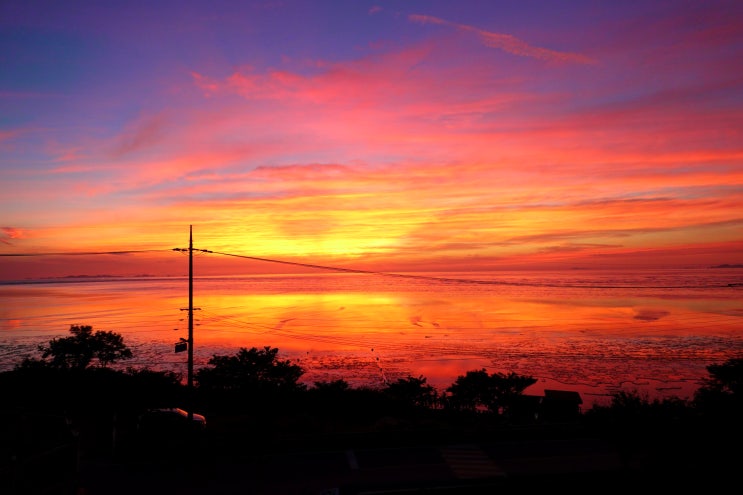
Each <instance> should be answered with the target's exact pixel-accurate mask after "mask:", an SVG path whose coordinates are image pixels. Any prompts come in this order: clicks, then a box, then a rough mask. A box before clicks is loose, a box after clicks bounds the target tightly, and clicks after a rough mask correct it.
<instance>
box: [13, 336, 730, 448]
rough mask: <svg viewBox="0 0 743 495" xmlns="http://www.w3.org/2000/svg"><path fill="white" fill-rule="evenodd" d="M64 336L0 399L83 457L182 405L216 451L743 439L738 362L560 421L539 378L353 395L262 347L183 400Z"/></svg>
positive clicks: (215, 366) (209, 371)
mask: <svg viewBox="0 0 743 495" xmlns="http://www.w3.org/2000/svg"><path fill="white" fill-rule="evenodd" d="M70 333H71V336H70V337H65V338H57V339H54V340H52V341H50V342H49V344H48V345H42V346H39V351H40V353H41V357H40V358H32V357H26V358H25V359H24V360H23V361H22V362H21V363H20V364H18V365H17V366H16V367H15V368H14V369H13V370H11V371H6V372H3V373H0V391H1V392H2V394H3V397H4V399H5V403H6V404H11V409H14V410H16V411H19V412H23V411H25V412H28V411H44V412H45V413H51V414H60V415H64V416H65V417H67V418H69V419H70V420H71V421H72V422H73V424H75V425H76V427H77V428H78V431H79V432H80V443H81V446H82V447H83V449H84V450H86V452H87V453H89V454H90V455H96V454H98V453H100V452H111V451H112V446H111V442H112V440H111V437H112V435H111V431H112V430H113V431H114V432H115V434H116V435H115V437H116V438H117V440H116V441H117V442H118V445H116V446H115V447H116V448H117V449H120V450H122V449H123V450H125V449H127V448H133V446H134V444H135V443H136V438H137V418H138V416H139V415H140V414H141V413H142V412H143V411H146V410H148V409H150V408H154V407H173V406H174V405H180V406H181V407H183V405H184V404H187V403H192V406H193V408H194V410H195V411H197V412H199V413H202V414H205V415H206V417H207V418H208V419H207V424H208V426H207V432H208V437H209V442H210V445H211V448H214V449H220V450H221V451H223V452H228V451H230V449H238V448H239V449H242V451H243V452H245V449H246V446H248V450H249V449H250V446H254V447H255V448H256V449H258V448H260V449H262V450H264V451H265V450H266V449H272V448H274V449H279V450H280V449H285V448H295V449H297V448H302V446H303V445H304V446H307V445H312V447H313V448H317V447H318V446H326V447H327V448H342V447H343V446H344V445H349V444H352V443H353V442H356V443H358V442H363V443H365V444H368V445H374V444H376V443H378V444H382V443H384V442H388V441H395V442H398V443H406V442H408V443H410V444H416V443H417V444H421V443H425V442H437V441H443V440H449V439H462V438H473V439H478V438H480V439H481V438H485V437H487V436H488V435H491V436H498V438H501V439H505V438H508V437H509V435H511V436H518V437H519V438H524V437H526V436H528V435H538V436H540V437H545V436H548V435H553V436H561V435H564V436H579V435H588V434H590V435H600V436H603V437H605V438H609V439H611V440H612V441H614V442H616V444H617V445H618V446H619V447H620V448H621V449H625V450H628V449H629V447H628V446H629V445H630V444H632V445H634V444H636V443H637V442H644V443H645V444H649V443H650V444H653V445H662V446H663V453H664V454H665V453H670V452H672V451H673V448H674V447H678V444H680V443H681V441H680V440H679V434H680V433H681V432H683V433H684V435H685V436H686V439H685V440H686V441H691V442H693V443H694V444H695V445H696V444H698V445H699V446H701V447H703V448H706V447H710V446H711V445H712V444H714V443H725V442H728V441H731V440H730V439H731V438H740V435H739V434H740V430H741V428H740V419H739V418H740V417H741V415H740V414H741V412H743V407H742V402H743V401H742V397H743V393H742V392H741V386H742V385H741V383H743V358H734V359H729V360H728V361H726V362H724V363H721V364H712V365H710V366H708V367H707V370H708V372H709V377H708V378H706V379H705V380H704V381H703V382H702V383H701V385H700V388H699V389H698V391H697V392H696V393H695V395H694V399H693V400H682V399H679V398H670V399H663V400H658V399H655V400H650V399H648V398H647V397H646V396H643V395H641V394H640V393H638V392H636V391H628V392H625V391H623V392H618V393H615V394H613V395H612V400H611V404H610V405H608V406H593V407H592V408H591V409H589V410H587V411H585V412H581V411H580V410H579V409H574V410H569V411H568V413H567V414H563V415H558V414H557V412H556V411H555V410H550V409H548V408H546V407H545V403H544V402H543V401H542V402H540V401H537V400H533V399H534V397H532V396H525V395H524V394H523V392H524V390H525V389H526V388H528V387H529V386H530V385H532V384H534V383H535V382H536V379H534V378H533V377H530V376H523V375H518V374H515V373H498V372H495V373H488V372H487V371H486V370H485V369H484V368H483V369H479V370H473V371H468V372H467V373H466V374H465V375H462V376H459V377H457V379H456V380H455V382H454V383H453V384H452V385H451V386H449V387H448V388H446V390H444V391H443V392H441V393H439V392H437V391H436V390H435V389H434V387H432V386H431V385H429V384H428V383H427V381H426V378H425V377H423V376H419V377H411V376H409V377H407V378H401V379H397V380H394V381H391V382H388V383H385V384H384V386H382V387H380V388H371V387H351V386H349V384H348V383H347V382H346V381H344V380H335V381H329V382H315V383H314V385H313V386H307V385H305V384H303V383H301V382H300V379H301V377H302V376H303V374H304V370H303V369H302V368H301V367H300V366H298V365H297V364H294V363H292V362H290V361H289V360H283V359H280V358H279V356H278V349H277V348H272V347H269V346H266V347H263V348H261V349H259V348H255V347H253V348H250V349H247V348H241V349H239V350H238V351H237V353H236V354H235V355H232V356H225V355H214V356H212V358H211V359H210V360H209V361H208V364H207V366H205V367H203V368H201V369H198V370H197V372H196V374H195V379H196V380H195V382H196V384H195V387H194V390H193V392H194V393H193V395H190V394H189V393H188V392H189V391H188V390H187V388H186V387H185V386H184V385H183V384H182V377H181V376H180V375H179V374H176V373H172V372H163V371H154V370H151V369H149V368H142V369H134V368H131V367H128V368H126V369H123V370H114V369H112V368H110V365H111V364H114V363H117V362H119V361H122V360H126V359H129V358H131V357H132V353H131V351H130V350H129V349H128V347H127V346H126V345H125V344H124V342H123V339H122V338H121V336H120V335H118V334H116V333H114V332H93V330H92V328H91V327H89V326H72V327H71V329H70ZM527 399H528V400H527ZM563 412H564V411H563ZM175 438H176V439H177V438H178V437H175Z"/></svg>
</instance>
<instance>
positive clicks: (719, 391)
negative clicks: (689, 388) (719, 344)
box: [694, 358, 743, 417]
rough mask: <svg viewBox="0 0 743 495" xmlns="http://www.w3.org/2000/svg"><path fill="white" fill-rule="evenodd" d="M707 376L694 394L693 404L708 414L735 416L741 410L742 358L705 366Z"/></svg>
mask: <svg viewBox="0 0 743 495" xmlns="http://www.w3.org/2000/svg"><path fill="white" fill-rule="evenodd" d="M707 371H708V372H709V377H708V378H706V379H703V380H702V385H701V386H700V387H699V388H698V389H697V391H696V393H695V394H694V404H695V405H696V406H697V407H698V408H699V410H700V411H702V412H704V413H708V414H716V415H728V416H731V417H734V416H737V415H738V414H739V413H740V412H743V358H732V359H728V360H727V361H725V362H724V363H722V364H711V365H709V366H707Z"/></svg>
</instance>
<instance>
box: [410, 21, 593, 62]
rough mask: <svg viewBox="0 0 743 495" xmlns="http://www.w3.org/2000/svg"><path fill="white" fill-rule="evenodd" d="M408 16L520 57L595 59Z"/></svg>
mask: <svg viewBox="0 0 743 495" xmlns="http://www.w3.org/2000/svg"><path fill="white" fill-rule="evenodd" d="M408 18H409V19H410V20H411V21H413V22H418V23H421V24H439V25H442V26H451V27H453V28H455V29H457V30H459V31H464V32H469V33H474V34H475V35H476V36H477V37H478V38H479V39H480V41H482V43H483V44H485V45H486V46H490V47H493V48H499V49H501V50H503V51H505V52H507V53H511V54H513V55H519V56H521V57H530V58H536V59H540V60H545V61H548V62H567V63H578V64H594V63H595V61H594V60H593V59H591V58H590V57H587V56H585V55H581V54H578V53H567V52H560V51H556V50H549V49H547V48H541V47H536V46H531V45H529V44H528V43H526V42H525V41H522V40H520V39H518V38H516V37H515V36H512V35H510V34H502V33H493V32H490V31H485V30H482V29H478V28H475V27H472V26H467V25H465V24H457V23H454V22H449V21H446V20H443V19H439V18H438V17H433V16H430V15H420V14H411V15H409V16H408Z"/></svg>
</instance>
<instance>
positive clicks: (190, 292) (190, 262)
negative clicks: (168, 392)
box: [188, 225, 194, 426]
mask: <svg viewBox="0 0 743 495" xmlns="http://www.w3.org/2000/svg"><path fill="white" fill-rule="evenodd" d="M193 396H194V393H193V225H189V226H188V424H189V426H190V425H192V424H193V402H194V400H193Z"/></svg>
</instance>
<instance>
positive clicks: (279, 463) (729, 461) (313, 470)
mask: <svg viewBox="0 0 743 495" xmlns="http://www.w3.org/2000/svg"><path fill="white" fill-rule="evenodd" d="M240 424H241V423H239V422H235V421H234V419H233V420H231V421H226V420H224V421H222V420H220V419H219V418H216V419H215V420H214V421H212V422H211V423H210V425H209V428H207V430H205V431H203V432H190V433H188V434H177V435H172V434H162V435H160V436H155V437H148V438H142V437H138V436H136V435H130V434H129V433H131V432H127V431H126V430H125V429H122V430H121V431H118V432H114V433H115V434H116V435H117V436H116V437H113V438H112V437H111V436H109V435H108V433H109V432H102V429H101V428H98V431H97V432H95V434H93V433H91V430H89V429H88V430H84V431H82V434H81V435H79V436H77V437H75V440H74V450H70V449H68V450H65V449H64V448H63V447H62V446H61V444H60V446H59V448H57V449H51V450H50V451H48V452H52V454H51V455H48V456H47V458H46V459H44V458H41V457H40V458H38V459H36V461H35V462H31V463H29V464H26V465H25V466H20V465H13V466H9V467H6V469H5V470H4V471H3V472H2V480H3V481H2V483H3V489H2V490H0V493H3V494H6V493H7V494H9V495H16V494H18V495H20V494H36V493H39V494H42V493H43V494H65V495H66V494H70V495H124V494H127V495H128V494H141V495H148V494H157V495H163V494H170V493H173V494H179V495H190V494H194V495H195V494H210V495H211V494H215V495H217V494H224V495H233V494H256V495H257V494H267V495H268V494H286V495H295V494H296V495H330V494H335V495H341V494H343V495H345V494H354V495H362V494H366V495H371V494H403V493H405V494H409V493H415V494H455V493H456V494H458V493H463V494H484V493H524V492H525V491H526V492H527V493H530V492H532V491H533V490H536V489H540V490H541V489H547V490H561V491H562V490H570V491H571V492H581V493H582V492H589V491H590V492H596V491H606V490H607V489H610V490H609V491H611V492H615V491H616V490H618V489H622V490H638V489H641V490H646V489H648V488H655V489H663V490H679V491H683V492H687V491H688V489H690V488H692V487H694V488H696V489H700V490H704V492H706V493H716V492H718V491H722V490H723V489H724V490H726V491H727V490H729V487H730V486H738V485H739V480H738V477H739V470H740V463H741V455H740V453H739V452H740V451H739V448H740V443H739V440H740V438H739V435H738V434H737V433H735V434H734V433H733V432H727V433H726V430H722V429H720V428H718V427H715V426H714V425H713V426H705V427H701V426H700V427H697V428H694V429H693V431H689V430H688V429H686V427H685V428H684V429H683V430H679V429H676V428H673V427H666V428H663V431H662V432H658V431H635V432H632V431H618V430H617V431H611V430H607V429H600V430H597V429H595V428H592V427H590V426H586V425H584V424H580V423H570V424H552V425H528V426H518V427H515V426H511V427H498V428H480V427H473V428H462V427H459V428H453V429H452V428H429V429H426V428H420V427H418V428H412V429H411V428H406V427H400V426H399V425H394V424H393V425H385V424H380V425H377V426H376V427H375V428H374V429H373V430H369V431H363V432H331V433H320V432H313V433H306V434H300V433H297V432H289V433H287V432H282V431H279V430H275V429H271V430H270V431H268V430H262V429H261V428H257V427H250V428H245V427H243V426H240ZM101 433H104V434H101ZM731 483H732V485H731Z"/></svg>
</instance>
